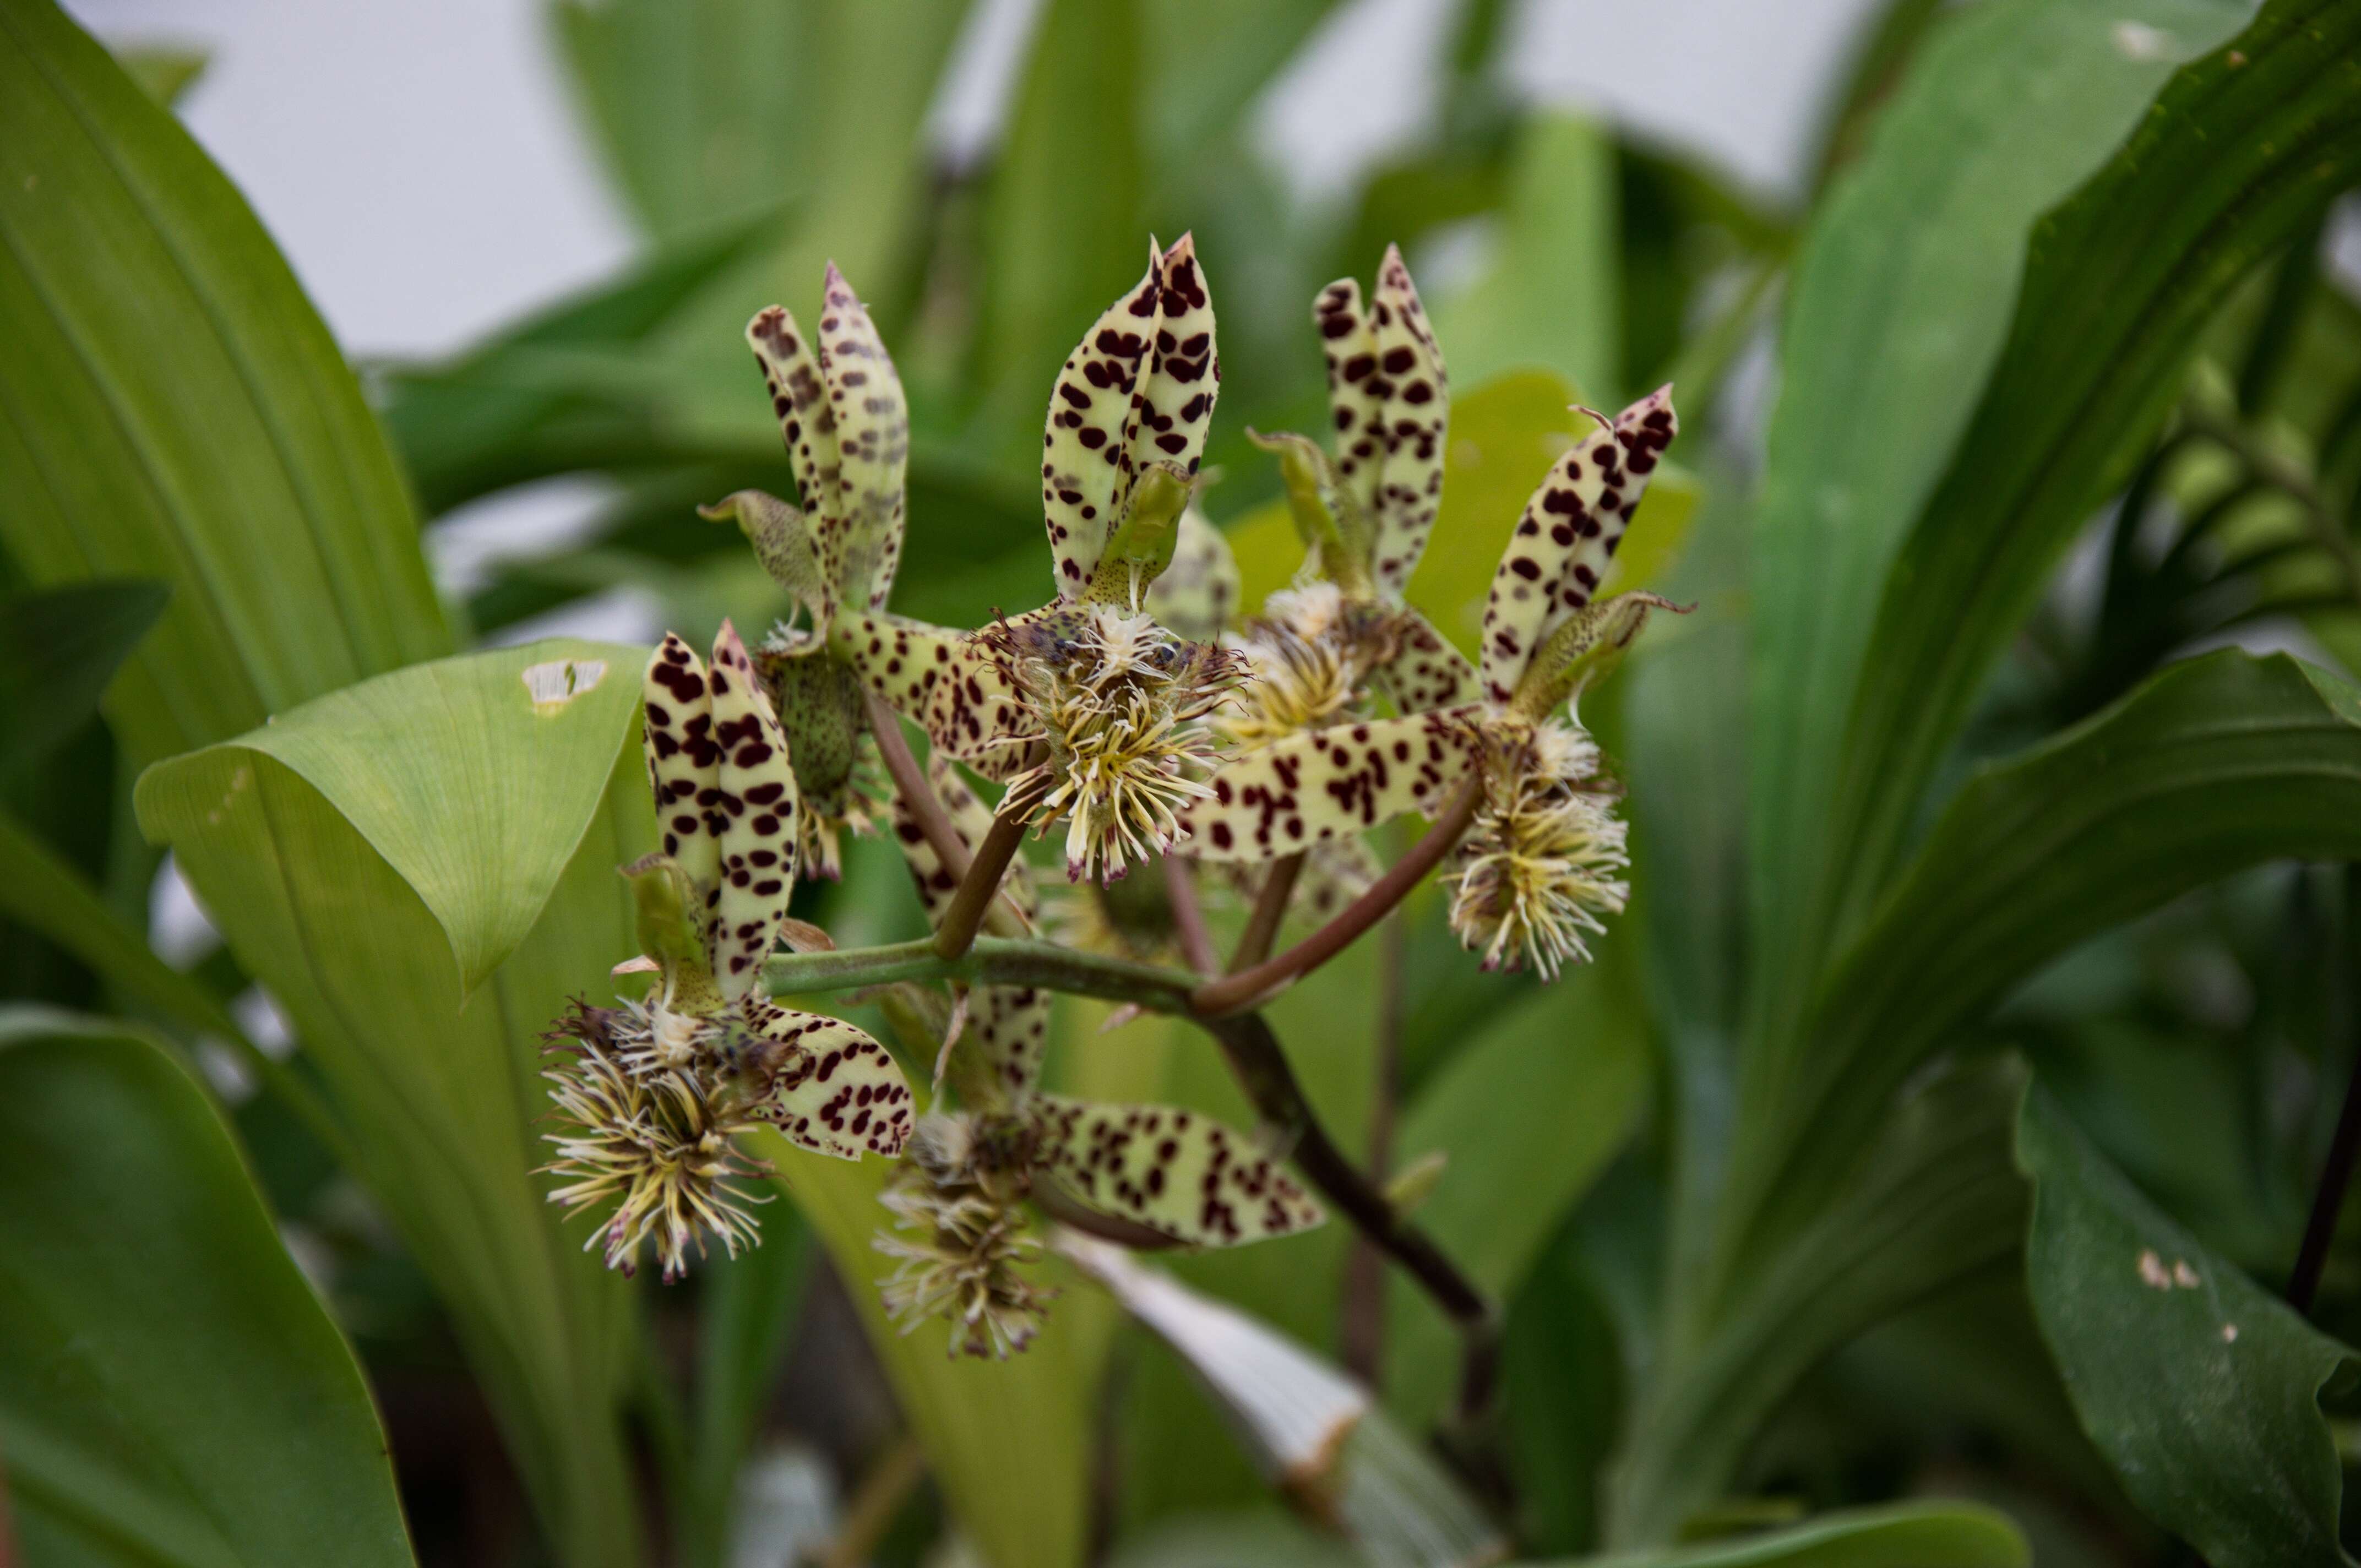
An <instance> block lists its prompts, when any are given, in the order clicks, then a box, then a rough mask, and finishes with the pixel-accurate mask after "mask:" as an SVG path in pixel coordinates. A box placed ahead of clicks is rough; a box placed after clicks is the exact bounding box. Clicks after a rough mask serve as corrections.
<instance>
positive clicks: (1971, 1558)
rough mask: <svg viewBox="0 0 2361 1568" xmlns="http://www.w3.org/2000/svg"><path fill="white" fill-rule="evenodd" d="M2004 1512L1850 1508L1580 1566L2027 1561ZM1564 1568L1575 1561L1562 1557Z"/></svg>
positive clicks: (1895, 1567) (1960, 1507) (1868, 1567)
mask: <svg viewBox="0 0 2361 1568" xmlns="http://www.w3.org/2000/svg"><path fill="white" fill-rule="evenodd" d="M2032 1561H2033V1552H2032V1550H2031V1548H2030V1547H2028V1546H2027V1545H2026V1540H2025V1537H2024V1536H2022V1535H2020V1534H2018V1533H2017V1529H2016V1526H2015V1525H2014V1524H2012V1523H2011V1522H2010V1521H2009V1519H2008V1516H2007V1515H2005V1514H2004V1513H2001V1512H2000V1511H1999V1510H1997V1509H1994V1508H1980V1507H1978V1506H1977V1505H1975V1504H1973V1503H1896V1504H1894V1505H1892V1506H1890V1507H1887V1508H1849V1509H1846V1510H1845V1511H1843V1512H1841V1513H1833V1514H1827V1515H1823V1516H1822V1517H1821V1518H1819V1519H1813V1520H1811V1521H1810V1522H1809V1523H1806V1524H1800V1525H1796V1526H1795V1527H1794V1528H1792V1529H1789V1530H1766V1531H1764V1532H1763V1534H1760V1535H1750V1536H1747V1537H1745V1538H1744V1539H1742V1540H1739V1541H1711V1542H1707V1543H1705V1544H1702V1545H1697V1546H1689V1547H1683V1548H1681V1549H1679V1550H1677V1551H1671V1552H1630V1553H1626V1554H1621V1555H1618V1556H1613V1557H1586V1558H1583V1559H1581V1565H1582V1568H2028V1565H2029V1564H2030V1563H2032ZM1566 1568H1573V1565H1572V1564H1567V1565H1566Z"/></svg>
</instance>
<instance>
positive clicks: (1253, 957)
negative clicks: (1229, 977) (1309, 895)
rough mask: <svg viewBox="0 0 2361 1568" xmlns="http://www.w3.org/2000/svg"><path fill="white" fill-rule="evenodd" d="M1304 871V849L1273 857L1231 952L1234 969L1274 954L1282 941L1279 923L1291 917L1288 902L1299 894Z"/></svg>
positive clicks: (1241, 968) (1251, 964)
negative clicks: (1243, 929)
mask: <svg viewBox="0 0 2361 1568" xmlns="http://www.w3.org/2000/svg"><path fill="white" fill-rule="evenodd" d="M1302 875H1303V854H1302V851H1301V850H1298V851H1297V852H1296V853H1294V854H1292V855H1281V856H1280V857H1279V859H1277V860H1275V861H1271V863H1270V870H1269V871H1268V872H1266V873H1265V874H1264V876H1263V879H1262V891H1261V892H1260V893H1259V894H1256V895H1255V904H1254V909H1253V911H1252V913H1250V914H1249V915H1247V916H1246V932H1245V934H1244V935H1243V936H1241V937H1239V938H1238V947H1237V951H1235V952H1234V953H1232V954H1231V955H1230V969H1229V972H1230V973H1232V974H1237V973H1240V972H1242V971H1244V970H1250V969H1252V968H1254V967H1255V966H1256V965H1257V964H1259V963H1261V962H1262V961H1263V960H1264V959H1268V958H1269V957H1270V950H1271V948H1274V947H1276V946H1277V945H1278V943H1279V925H1280V923H1281V922H1283V921H1285V920H1286V918H1287V905H1288V904H1289V902H1290V900H1292V899H1293V898H1294V897H1295V884H1296V883H1297V881H1298V880H1300V879H1301V877H1302Z"/></svg>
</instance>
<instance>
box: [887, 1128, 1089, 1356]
mask: <svg viewBox="0 0 2361 1568" xmlns="http://www.w3.org/2000/svg"><path fill="white" fill-rule="evenodd" d="M880 1201H882V1202H884V1205H885V1207H886V1208H887V1209H888V1210H890V1211H891V1212H893V1214H894V1217H895V1229H894V1230H893V1231H880V1232H879V1233H878V1234H877V1236H876V1239H875V1241H874V1243H873V1245H874V1246H875V1247H876V1249H877V1250H878V1251H879V1252H881V1253H884V1255H886V1256H888V1257H891V1258H894V1259H895V1260H896V1266H895V1270H894V1272H893V1274H892V1275H891V1276H889V1277H887V1278H885V1279H883V1280H881V1281H879V1282H878V1288H879V1292H880V1294H881V1295H882V1297H883V1298H884V1303H885V1312H886V1316H887V1317H888V1318H890V1319H891V1320H892V1321H895V1323H898V1324H900V1325H901V1328H902V1332H904V1333H908V1332H911V1331H912V1330H914V1329H916V1328H917V1326H918V1325H919V1324H920V1323H922V1322H924V1321H926V1320H927V1319H928V1318H932V1317H939V1318H942V1319H944V1320H945V1321H948V1322H949V1323H950V1325H951V1336H950V1354H952V1355H953V1356H954V1357H956V1356H960V1355H962V1354H964V1355H973V1356H979V1357H981V1356H986V1355H990V1356H994V1357H996V1358H998V1359H1000V1360H1002V1361H1005V1360H1007V1359H1008V1357H1009V1356H1010V1355H1011V1354H1014V1353H1015V1352H1017V1351H1020V1350H1023V1349H1024V1348H1025V1347H1026V1346H1027V1344H1030V1343H1032V1341H1033V1336H1034V1335H1035V1334H1037V1333H1038V1332H1040V1329H1041V1324H1042V1321H1043V1320H1044V1319H1045V1318H1046V1317H1047V1315H1048V1303H1049V1299H1050V1298H1051V1297H1052V1296H1054V1295H1056V1294H1057V1292H1055V1291H1054V1290H1050V1289H1048V1288H1044V1287H1042V1286H1038V1285H1036V1284H1035V1283H1033V1281H1031V1280H1030V1279H1028V1278H1027V1277H1025V1273H1024V1271H1025V1270H1026V1269H1027V1268H1028V1267H1029V1266H1032V1265H1033V1264H1034V1263H1035V1262H1037V1261H1038V1259H1039V1258H1040V1255H1041V1244H1040V1243H1039V1242H1038V1241H1037V1240H1035V1239H1034V1238H1033V1237H1032V1236H1030V1235H1028V1234H1026V1223H1025V1216H1024V1213H1023V1212H1022V1211H1021V1210H1020V1209H1019V1208H1017V1207H1016V1205H1015V1204H1014V1203H1013V1202H1003V1201H999V1200H996V1199H994V1198H993V1197H991V1196H990V1195H988V1194H987V1193H985V1192H984V1191H983V1190H980V1189H977V1188H973V1187H968V1186H963V1185H938V1184H937V1182H936V1181H935V1179H933V1178H932V1177H931V1176H929V1175H928V1173H927V1172H926V1171H925V1170H923V1169H921V1168H917V1167H915V1166H906V1167H905V1168H903V1172H902V1174H901V1176H900V1177H899V1178H897V1179H896V1180H895V1183H894V1184H893V1185H892V1186H890V1187H888V1188H887V1189H886V1190H885V1191H884V1193H883V1194H882V1195H881V1199H880Z"/></svg>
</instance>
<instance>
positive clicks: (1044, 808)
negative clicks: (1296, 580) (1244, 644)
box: [979, 606, 1240, 882]
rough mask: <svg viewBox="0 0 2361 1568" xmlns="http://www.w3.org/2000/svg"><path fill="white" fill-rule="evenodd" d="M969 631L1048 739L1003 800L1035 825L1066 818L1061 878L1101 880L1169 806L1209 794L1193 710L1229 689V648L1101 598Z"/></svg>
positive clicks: (1146, 851)
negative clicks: (1179, 633) (1181, 634)
mask: <svg viewBox="0 0 2361 1568" xmlns="http://www.w3.org/2000/svg"><path fill="white" fill-rule="evenodd" d="M979 635H980V639H981V641H983V643H984V644H985V646H986V648H987V649H988V650H989V651H990V652H991V654H992V657H993V658H994V662H995V663H998V664H999V666H1000V667H1001V669H1002V671H1003V672H1004V674H1005V676H1006V678H1007V679H1008V681H1009V683H1010V685H1012V686H1014V687H1015V688H1016V690H1017V691H1018V692H1019V693H1020V694H1021V695H1022V696H1023V699H1024V702H1025V706H1026V708H1027V712H1028V713H1029V714H1030V715H1031V717H1032V718H1033V719H1034V720H1035V721H1036V722H1037V723H1038V725H1039V726H1040V730H1041V734H1042V738H1043V739H1044V740H1046V742H1047V745H1048V755H1047V756H1046V757H1045V758H1044V760H1043V761H1042V762H1040V763H1039V764H1038V766H1036V767H1034V768H1031V769H1028V770H1027V771H1026V772H1025V773H1021V774H1019V775H1018V776H1017V777H1016V779H1015V780H1013V781H1011V784H1010V802H1011V803H1012V804H1013V805H1014V806H1016V808H1018V809H1020V810H1023V811H1025V812H1026V814H1027V818H1026V819H1027V821H1028V822H1030V823H1033V824H1035V825H1036V826H1046V825H1047V824H1049V823H1050V822H1053V821H1056V820H1058V819H1060V818H1061V817H1062V818H1064V819H1066V821H1067V822H1068V823H1069V825H1070V826H1069V828H1068V829H1067V834H1066V874H1067V876H1068V877H1069V878H1070V879H1072V880H1075V881H1080V880H1082V878H1084V877H1089V878H1092V879H1093V880H1095V881H1101V882H1104V881H1107V880H1109V879H1112V878H1115V877H1120V876H1122V875H1123V874H1124V873H1125V872H1126V871H1128V870H1129V869H1130V866H1131V864H1132V863H1133V862H1134V861H1142V860H1146V859H1147V858H1148V857H1149V856H1150V855H1153V854H1157V853H1160V852H1162V851H1163V850H1167V849H1170V847H1171V845H1172V843H1173V841H1174V840H1175V839H1179V838H1180V837H1181V830H1180V822H1179V820H1178V817H1179V813H1180V809H1181V807H1183V806H1186V805H1188V804H1189V803H1190V802H1191V801H1192V800H1196V799H1201V798H1202V797H1204V796H1205V795H1208V794H1209V793H1210V791H1209V790H1208V788H1207V786H1206V784H1204V782H1203V780H1202V776H1201V775H1202V773H1203V772H1204V771H1206V770H1208V769H1209V768H1210V767H1211V764H1212V762H1213V737H1212V735H1211V734H1210V733H1209V732H1208V730H1207V729H1206V726H1205V724H1204V719H1205V718H1206V716H1207V715H1208V714H1210V713H1212V712H1213V710H1214V709H1215V708H1217V707H1220V706H1222V705H1223V704H1224V702H1226V701H1228V700H1229V699H1230V696H1231V694H1232V692H1233V691H1234V690H1235V687H1236V685H1237V682H1238V679H1239V675H1240V668H1239V664H1240V661H1239V659H1238V657H1237V655H1235V654H1234V653H1230V652H1224V651H1223V650H1220V649H1217V648H1213V647H1210V646H1208V645H1206V644H1204V643H1201V642H1183V641H1180V639H1178V638H1176V637H1174V636H1173V635H1172V634H1171V633H1170V632H1169V631H1167V630H1164V628H1162V627H1160V626H1159V625H1158V624H1157V623H1156V621H1155V620H1154V619H1153V618H1151V617H1149V616H1147V615H1142V614H1137V613H1134V612H1131V611H1128V610H1124V609H1115V608H1111V607H1104V606H1102V607H1093V608H1092V609H1087V610H1084V611H1082V612H1081V613H1080V614H1079V615H1078V616H1076V617H1072V618H1062V617H1061V618H1060V619H1059V620H1055V621H1037V622H1032V623H1028V624H1026V625H1022V626H1016V625H1011V624H1009V623H1007V622H1003V623H1001V624H1000V625H997V626H994V627H992V628H990V629H988V630H985V631H983V632H982V633H980V634H979Z"/></svg>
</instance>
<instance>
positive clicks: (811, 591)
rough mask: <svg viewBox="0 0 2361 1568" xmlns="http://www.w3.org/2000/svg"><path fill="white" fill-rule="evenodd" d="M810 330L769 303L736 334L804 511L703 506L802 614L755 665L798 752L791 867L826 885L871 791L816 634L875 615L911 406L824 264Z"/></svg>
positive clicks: (856, 304) (896, 560) (741, 502)
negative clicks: (755, 369) (799, 805)
mask: <svg viewBox="0 0 2361 1568" xmlns="http://www.w3.org/2000/svg"><path fill="white" fill-rule="evenodd" d="M814 324H815V326H816V328H817V330H807V329H806V327H805V326H804V325H803V324H802V323H798V322H797V321H796V318H795V316H794V315H793V314H791V313H789V312H788V311H787V310H786V309H785V307H784V306H780V305H773V306H771V307H770V308H768V309H767V310H764V311H762V312H760V313H757V314H756V315H755V317H754V319H753V320H752V321H751V322H749V323H747V327H746V341H747V343H748V344H749V345H751V346H752V349H753V351H754V357H755V361H756V363H757V364H759V365H760V366H761V367H762V370H763V381H764V383H765V384H766V385H767V386H768V388H769V389H770V394H771V406H772V408H773V410H774V411H775V412H776V413H777V415H778V418H779V430H780V434H781V436H782V438H783V439H784V441H785V444H786V449H787V460H788V465H789V466H790V468H791V469H792V470H793V472H794V474H795V477H796V490H797V493H798V495H799V497H800V499H801V500H802V503H803V504H802V506H801V508H800V509H798V508H796V507H794V506H790V505H789V504H787V503H786V502H785V501H783V500H780V499H777V498H776V497H774V496H768V495H764V494H763V493H762V492H760V491H757V490H741V491H739V492H738V493H737V494H735V495H732V496H730V497H728V498H727V499H724V500H722V501H720V502H719V503H718V504H717V505H715V506H712V507H708V508H706V509H704V510H705V515H706V516H708V517H710V518H714V519H717V520H722V519H732V520H735V521H736V522H737V523H738V525H739V526H740V528H741V529H742V530H743V531H744V532H745V534H746V537H747V539H748V541H749V542H750V543H752V545H753V547H754V553H755V555H756V557H757V558H758V559H759V560H760V561H761V562H762V563H763V566H764V568H765V569H766V570H768V571H769V573H770V574H771V576H772V577H773V578H774V580H775V581H776V582H777V583H778V584H779V586H780V587H782V588H784V589H785V591H786V592H787V593H788V595H789V596H790V597H791V598H793V600H794V601H795V603H796V606H797V607H798V608H799V609H807V610H808V611H809V612H810V614H811V618H812V624H811V625H810V626H809V627H808V628H800V627H796V626H794V625H792V624H790V625H785V626H781V627H779V628H778V629H776V630H774V631H773V633H772V634H771V636H770V637H769V638H768V639H767V640H765V641H764V642H763V645H762V646H761V647H760V648H758V649H756V650H755V651H754V654H753V658H754V667H755V671H756V674H757V675H758V676H759V677H760V680H761V684H762V685H763V692H764V695H765V696H768V697H769V698H770V701H771V704H772V707H773V709H774V711H775V712H776V714H777V715H778V718H779V721H780V723H781V725H782V726H783V727H784V729H785V731H786V733H787V737H788V740H789V741H790V742H791V744H792V746H793V749H794V752H795V773H796V784H797V786H798V788H799V790H800V793H801V795H802V798H803V802H804V810H803V812H802V814H801V815H800V816H799V817H798V818H797V836H798V842H797V846H796V849H797V854H798V860H799V862H800V865H801V867H802V869H803V872H804V873H805V874H806V875H807V876H815V877H820V878H824V879H828V880H830V881H833V880H834V879H835V878H837V877H838V876H839V875H840V874H841V868H842V860H841V853H842V852H841V849H840V839H841V837H842V835H843V834H844V833H846V832H852V833H856V834H859V833H866V832H868V831H870V829H871V827H872V818H873V806H874V803H875V801H876V799H877V797H878V795H880V793H881V787H880V780H879V779H878V778H877V776H876V770H875V768H874V766H873V752H872V749H871V742H870V740H869V738H868V721H867V714H866V711H865V709H864V707H863V706H862V699H861V685H860V682H859V680H858V679H857V678H856V677H855V676H854V675H853V674H852V671H851V667H850V666H849V665H848V664H846V663H844V662H843V661H841V660H840V659H836V658H833V657H831V656H830V654H829V641H828V637H827V630H828V626H829V622H830V621H831V620H832V619H834V618H835V617H836V616H837V615H839V614H840V613H842V612H844V611H846V610H848V609H850V610H852V611H856V612H873V611H878V610H882V609H884V605H885V599H886V596H887V594H888V593H889V592H890V591H891V590H892V587H893V584H894V574H895V569H896V567H897V566H898V565H900V562H901V556H902V539H903V534H904V532H905V524H906V514H907V510H908V499H907V487H906V476H907V471H908V467H909V456H910V409H909V400H908V399H907V398H906V396H905V395H904V394H903V391H902V380H901V377H900V376H899V375H898V374H896V373H895V368H894V360H893V356H891V355H889V354H887V353H886V352H885V345H884V340H883V339H882V338H881V337H880V336H879V335H878V332H877V328H876V326H875V324H874V323H873V322H872V321H871V320H870V318H869V312H868V310H867V308H866V307H864V306H863V305H862V302H861V298H860V296H859V295H857V294H856V293H854V292H853V291H852V288H851V285H850V284H848V283H847V282H846V281H845V280H844V275H843V274H842V273H840V272H839V271H838V270H837V269H836V264H835V263H833V262H830V263H829V268H828V272H827V275H826V277H825V279H824V280H823V285H822V291H821V303H820V313H819V315H818V320H817V322H816V323H814Z"/></svg>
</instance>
